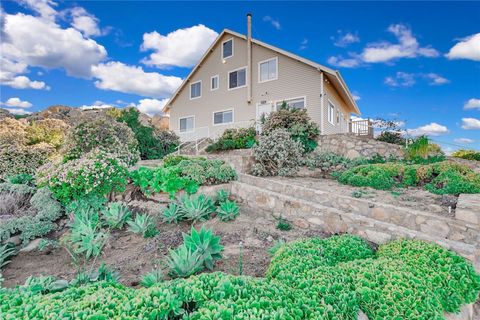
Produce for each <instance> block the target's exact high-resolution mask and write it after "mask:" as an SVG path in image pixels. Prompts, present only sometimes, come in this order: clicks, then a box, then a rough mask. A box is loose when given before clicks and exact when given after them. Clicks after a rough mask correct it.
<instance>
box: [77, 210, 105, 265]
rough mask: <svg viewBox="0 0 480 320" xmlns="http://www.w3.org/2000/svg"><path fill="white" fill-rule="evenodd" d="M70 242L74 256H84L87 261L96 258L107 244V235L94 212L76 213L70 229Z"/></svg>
mask: <svg viewBox="0 0 480 320" xmlns="http://www.w3.org/2000/svg"><path fill="white" fill-rule="evenodd" d="M69 239H70V242H71V243H72V244H73V251H74V253H76V254H84V255H85V258H86V259H87V260H88V259H90V258H91V257H96V256H98V255H99V254H100V252H101V251H102V248H103V246H104V245H105V243H106V242H107V239H108V233H105V232H104V231H103V230H102V229H101V224H100V221H99V218H98V214H97V213H96V212H94V211H90V210H86V211H83V210H82V211H78V212H76V213H75V219H74V221H73V224H72V228H71V235H70V238H69Z"/></svg>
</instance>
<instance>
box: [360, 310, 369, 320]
mask: <svg viewBox="0 0 480 320" xmlns="http://www.w3.org/2000/svg"><path fill="white" fill-rule="evenodd" d="M357 320H368V317H367V315H366V314H365V313H363V311H362V310H358V315H357Z"/></svg>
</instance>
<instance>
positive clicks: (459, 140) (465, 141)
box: [453, 138, 475, 144]
mask: <svg viewBox="0 0 480 320" xmlns="http://www.w3.org/2000/svg"><path fill="white" fill-rule="evenodd" d="M453 141H455V142H456V143H461V144H468V143H474V142H475V140H473V139H469V138H458V139H454V140H453Z"/></svg>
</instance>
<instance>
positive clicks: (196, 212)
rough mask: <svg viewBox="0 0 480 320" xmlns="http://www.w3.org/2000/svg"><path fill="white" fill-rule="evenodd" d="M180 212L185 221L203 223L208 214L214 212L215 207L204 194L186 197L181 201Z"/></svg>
mask: <svg viewBox="0 0 480 320" xmlns="http://www.w3.org/2000/svg"><path fill="white" fill-rule="evenodd" d="M180 205H181V210H182V212H183V215H184V217H185V218H186V219H187V220H192V221H193V222H194V223H195V222H197V221H205V220H207V219H208V218H209V217H210V214H212V213H213V212H215V206H214V204H213V201H212V199H211V198H210V197H207V196H206V195H204V194H200V195H198V196H186V197H184V198H183V199H182V201H181V204H180Z"/></svg>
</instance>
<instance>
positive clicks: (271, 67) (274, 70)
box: [258, 58, 278, 82]
mask: <svg viewBox="0 0 480 320" xmlns="http://www.w3.org/2000/svg"><path fill="white" fill-rule="evenodd" d="M277 79H278V59H277V58H273V59H269V60H265V61H260V62H259V63H258V82H267V81H271V80H277Z"/></svg>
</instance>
